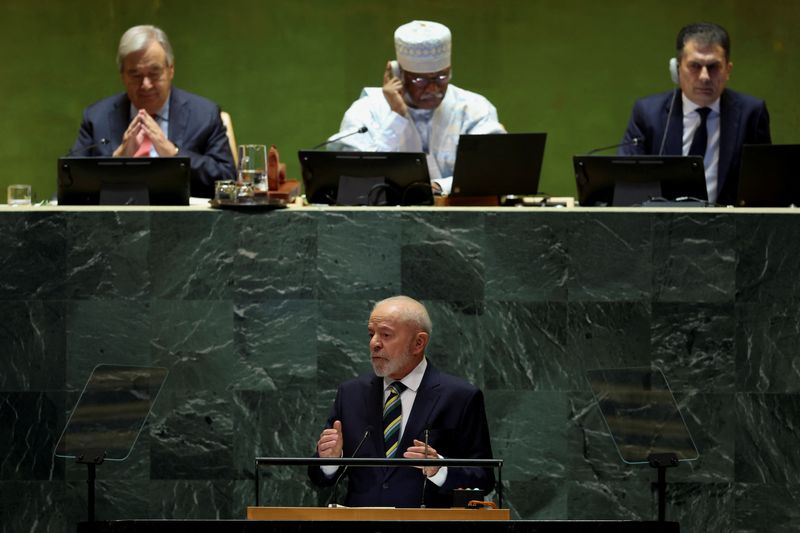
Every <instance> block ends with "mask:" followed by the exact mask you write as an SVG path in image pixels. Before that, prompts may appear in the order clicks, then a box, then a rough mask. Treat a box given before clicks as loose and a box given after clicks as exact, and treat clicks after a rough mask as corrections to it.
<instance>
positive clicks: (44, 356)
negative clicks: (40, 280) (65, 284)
mask: <svg viewBox="0 0 800 533" xmlns="http://www.w3.org/2000/svg"><path fill="white" fill-rule="evenodd" d="M65 315H66V305H65V303H64V302H63V301H48V300H45V301H41V300H38V301H35V300H29V301H5V302H3V304H2V305H0V346H2V347H3V348H2V350H0V391H27V390H36V391H43V390H47V391H53V390H61V389H63V388H64V380H65V379H66V372H67V369H66V337H65V330H66V325H65Z"/></svg>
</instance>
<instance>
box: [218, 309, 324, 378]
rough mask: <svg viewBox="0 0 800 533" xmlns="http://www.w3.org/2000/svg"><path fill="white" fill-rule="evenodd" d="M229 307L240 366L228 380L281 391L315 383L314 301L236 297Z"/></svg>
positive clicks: (315, 338)
mask: <svg viewBox="0 0 800 533" xmlns="http://www.w3.org/2000/svg"><path fill="white" fill-rule="evenodd" d="M233 311H234V320H233V327H234V344H235V351H236V356H237V358H238V364H239V365H241V366H243V367H245V372H244V374H243V375H242V376H241V378H238V379H236V381H233V382H232V383H231V385H230V386H232V387H234V388H235V389H265V390H267V389H268V390H280V391H288V390H294V389H310V388H313V387H316V378H317V324H319V312H318V305H317V302H316V301H314V300H266V301H264V302H261V303H257V302H252V303H238V304H237V305H236V306H235V307H234V310H233Z"/></svg>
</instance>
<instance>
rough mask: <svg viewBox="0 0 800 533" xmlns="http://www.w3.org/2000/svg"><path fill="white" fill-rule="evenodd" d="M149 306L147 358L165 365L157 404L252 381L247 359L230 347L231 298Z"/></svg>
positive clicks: (181, 399)
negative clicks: (149, 325)
mask: <svg viewBox="0 0 800 533" xmlns="http://www.w3.org/2000/svg"><path fill="white" fill-rule="evenodd" d="M151 307H152V329H151V331H150V332H148V335H147V337H146V339H149V341H150V346H149V353H150V354H151V361H152V364H153V365H156V366H163V367H165V368H167V369H168V370H169V375H168V376H167V380H166V382H165V384H164V388H163V389H162V391H161V396H160V398H159V403H161V402H164V401H168V402H169V401H173V398H180V400H178V401H179V402H181V401H183V399H185V398H187V397H191V396H192V395H193V394H194V393H196V392H201V391H202V392H211V393H221V392H223V391H227V390H230V389H232V388H236V387H237V386H240V384H242V385H243V384H252V383H254V382H256V378H257V376H254V370H253V368H252V364H251V363H250V362H249V361H247V360H245V359H239V358H238V357H237V356H236V353H235V350H234V332H233V323H234V321H233V305H232V303H231V302H230V301H176V300H173V301H156V302H152V304H151Z"/></svg>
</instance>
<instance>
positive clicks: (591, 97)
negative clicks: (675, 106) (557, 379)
mask: <svg viewBox="0 0 800 533" xmlns="http://www.w3.org/2000/svg"><path fill="white" fill-rule="evenodd" d="M414 18H422V19H432V20H437V21H440V22H443V23H445V24H447V25H448V26H449V27H450V28H451V30H452V32H453V67H454V82H455V83H456V84H458V85H459V86H462V87H465V88H468V89H471V90H474V91H477V92H479V93H482V94H484V95H485V96H487V97H488V98H489V99H490V100H491V101H492V102H493V103H494V104H495V105H496V106H497V108H498V111H499V114H500V119H501V121H502V122H503V123H504V124H505V125H506V127H507V128H508V130H509V131H512V132H519V131H546V132H547V133H548V135H549V136H548V141H547V150H546V156H545V163H544V168H543V171H542V172H543V176H542V184H541V187H540V188H541V190H542V191H544V192H547V193H550V194H557V195H570V196H571V195H574V183H573V176H572V170H571V155H572V154H573V153H580V152H583V151H587V150H589V149H591V148H593V147H597V146H602V145H607V144H613V143H615V142H618V140H619V139H620V138H621V136H622V132H623V130H624V128H625V124H626V122H627V119H628V114H629V112H630V108H631V105H632V103H633V101H634V99H635V98H637V97H638V96H642V95H645V94H649V93H653V92H658V91H662V90H666V89H669V87H670V82H669V77H668V74H667V66H666V65H667V60H668V58H669V57H670V55H671V54H672V52H673V48H674V45H673V42H674V38H675V33H676V32H677V30H678V28H679V27H680V26H681V25H683V24H685V23H687V22H691V21H695V20H714V21H717V22H719V23H721V24H723V25H724V26H726V27H727V28H728V30H729V31H730V33H731V35H732V39H733V51H732V52H733V54H732V59H733V62H734V72H733V75H732V78H731V83H730V86H731V87H732V88H735V89H738V90H741V91H744V92H747V93H751V94H754V95H757V96H760V97H762V98H764V99H765V100H766V101H767V103H768V106H769V109H770V111H771V114H772V132H773V139H774V141H775V142H778V143H797V142H800V133H798V128H799V127H800V106H799V105H798V103H797V98H796V97H795V95H796V93H797V87H798V81H800V80H799V79H798V78H800V69H799V67H798V64H800V62H798V59H797V54H796V51H797V50H798V42H799V41H800V32H798V31H797V28H798V27H800V2H797V1H792V0H784V1H772V2H756V1H747V0H739V1H736V0H727V1H723V0H716V1H712V0H706V1H698V0H694V1H691V0H689V1H686V0H676V1H672V2H664V1H655V0H645V1H637V2H633V1H630V0H628V1H625V0H610V1H601V2H589V1H584V0H559V1H549V0H532V1H523V0H520V1H510V0H499V1H496V2H486V1H485V0H458V1H456V0H443V1H433V0H428V1H418V0H406V1H404V2H399V3H389V2H377V1H372V2H370V1H365V0H342V1H339V0H327V1H323V0H296V1H260V0H242V1H238V0H232V1H229V2H221V1H218V0H217V1H210V0H192V1H189V0H185V1H184V0H161V1H159V0H149V1H148V0H145V1H140V2H122V1H116V0H114V1H96V0H79V1H72V2H64V1H61V2H59V1H54V0H42V1H38V2H23V1H20V0H5V2H3V3H2V5H0V44H2V50H3V51H4V52H5V53H4V57H3V60H2V62H0V97H1V98H2V113H0V128H2V131H3V132H4V134H3V136H2V139H1V140H0V165H1V167H2V174H0V185H1V186H2V189H0V190H1V191H4V190H5V186H7V185H8V184H10V183H17V182H27V183H32V184H33V186H34V192H35V194H36V195H37V197H38V199H43V198H48V197H50V196H51V195H52V194H53V193H54V189H55V168H56V158H57V157H58V156H59V155H61V154H63V153H65V152H66V151H67V150H68V148H69V147H70V146H71V144H72V142H73V140H74V138H75V134H76V132H77V128H78V125H79V122H80V117H81V112H82V110H83V108H84V107H85V106H86V105H88V104H89V103H91V102H94V101H96V100H98V99H100V98H102V97H104V96H107V95H109V94H112V93H114V92H119V91H121V90H122V86H121V83H120V81H119V77H118V74H117V71H116V66H115V51H116V46H117V42H118V39H119V36H120V35H121V34H122V32H123V31H124V30H125V29H127V28H128V27H129V26H132V25H134V24H140V23H153V24H156V25H158V26H161V27H162V28H164V29H165V30H166V31H167V33H168V34H169V35H170V38H171V40H172V43H173V46H174V48H175V53H176V76H175V84H176V85H177V86H179V87H182V88H184V89H187V90H190V91H193V92H197V93H199V94H202V95H204V96H207V97H209V98H211V99H213V100H215V101H217V102H218V103H219V104H220V105H221V106H222V107H223V108H224V109H225V110H227V111H229V112H230V113H231V114H232V116H233V120H234V125H235V129H236V136H237V140H238V141H239V142H240V143H242V142H259V143H271V144H276V145H277V146H278V147H279V149H280V150H281V152H282V157H283V159H284V160H285V161H286V162H287V163H288V164H289V174H290V176H294V177H296V176H298V175H299V165H298V163H297V161H296V159H297V156H296V152H297V150H298V149H300V148H304V147H309V146H311V145H314V144H316V143H318V142H320V141H322V140H324V139H325V138H326V137H327V136H328V135H330V134H332V133H334V132H336V131H337V130H338V125H339V121H340V120H341V116H342V113H343V112H344V110H345V109H346V108H347V106H348V105H349V104H350V103H351V102H352V101H353V100H354V99H355V98H356V97H357V96H358V93H359V91H360V89H361V87H362V86H365V85H374V84H377V83H379V81H380V80H381V74H382V67H383V65H384V64H385V61H386V60H387V59H389V58H391V57H393V50H394V49H393V44H392V33H393V30H394V28H395V27H397V26H398V25H399V24H401V23H403V22H406V21H408V20H411V19H414ZM0 197H2V198H5V194H4V193H3V194H2V195H0Z"/></svg>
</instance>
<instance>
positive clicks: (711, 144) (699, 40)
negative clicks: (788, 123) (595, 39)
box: [619, 23, 772, 205]
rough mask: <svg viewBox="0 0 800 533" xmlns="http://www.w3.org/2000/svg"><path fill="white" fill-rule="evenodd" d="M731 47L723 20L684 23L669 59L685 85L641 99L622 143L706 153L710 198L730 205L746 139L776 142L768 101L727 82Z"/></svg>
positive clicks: (629, 151)
mask: <svg viewBox="0 0 800 533" xmlns="http://www.w3.org/2000/svg"><path fill="white" fill-rule="evenodd" d="M730 52H731V46H730V38H729V37H728V32H727V31H725V29H724V28H722V27H721V26H719V25H717V24H711V23H699V24H690V25H688V26H686V27H684V28H682V29H681V31H680V32H679V33H678V38H677V56H676V58H675V59H674V60H673V61H671V62H670V71H671V72H672V75H673V81H674V82H675V83H677V84H679V85H680V90H674V91H669V92H666V93H661V94H657V95H654V96H649V97H646V98H642V99H641V100H638V101H637V102H636V104H634V106H633V112H632V114H631V118H630V121H629V123H628V129H627V130H626V131H625V136H624V138H623V143H624V146H622V147H621V148H620V149H619V153H620V154H623V155H641V154H651V155H652V154H655V155H700V156H703V158H704V164H705V165H704V166H705V171H706V189H707V191H708V200H709V201H710V202H716V203H719V204H727V205H732V204H734V203H735V202H736V193H737V188H738V185H739V166H740V159H741V153H742V145H743V144H769V143H771V142H772V141H771V137H770V132H769V113H767V106H766V104H765V103H764V101H763V100H759V99H757V98H753V97H752V96H748V95H746V94H742V93H738V92H735V91H732V90H730V89H726V87H725V86H726V84H727V83H728V79H729V78H730V74H731V69H732V68H733V64H732V63H731V62H730ZM676 77H677V80H676V79H675V78H676ZM634 139H638V142H636V143H635V142H634Z"/></svg>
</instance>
